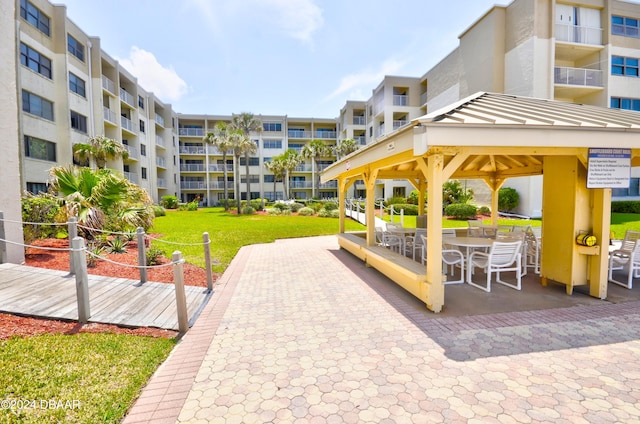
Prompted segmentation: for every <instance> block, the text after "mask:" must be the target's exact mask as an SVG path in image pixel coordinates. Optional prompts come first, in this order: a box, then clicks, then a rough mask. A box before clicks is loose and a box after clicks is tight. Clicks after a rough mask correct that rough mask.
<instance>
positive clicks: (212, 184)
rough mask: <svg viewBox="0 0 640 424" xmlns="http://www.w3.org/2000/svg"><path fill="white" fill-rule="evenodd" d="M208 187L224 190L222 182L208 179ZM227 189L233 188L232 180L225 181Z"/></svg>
mask: <svg viewBox="0 0 640 424" xmlns="http://www.w3.org/2000/svg"><path fill="white" fill-rule="evenodd" d="M209 189H211V190H224V182H222V181H211V180H209ZM227 190H233V181H228V182H227Z"/></svg>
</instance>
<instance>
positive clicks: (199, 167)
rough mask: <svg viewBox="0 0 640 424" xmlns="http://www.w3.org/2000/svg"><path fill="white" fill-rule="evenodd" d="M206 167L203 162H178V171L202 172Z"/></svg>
mask: <svg viewBox="0 0 640 424" xmlns="http://www.w3.org/2000/svg"><path fill="white" fill-rule="evenodd" d="M205 169H206V167H205V165H204V163H182V164H180V172H204V171H205Z"/></svg>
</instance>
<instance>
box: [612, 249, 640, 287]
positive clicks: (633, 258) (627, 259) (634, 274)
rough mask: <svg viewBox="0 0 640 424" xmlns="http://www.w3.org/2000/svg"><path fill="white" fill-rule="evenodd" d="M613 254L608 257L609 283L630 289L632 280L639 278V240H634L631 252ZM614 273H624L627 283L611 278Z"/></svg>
mask: <svg viewBox="0 0 640 424" xmlns="http://www.w3.org/2000/svg"><path fill="white" fill-rule="evenodd" d="M627 247H629V245H627ZM615 252H616V251H614V252H611V254H610V255H609V282H610V283H613V284H617V285H619V286H622V287H626V288H628V289H632V288H633V279H634V278H639V277H640V240H636V241H635V242H634V243H633V248H632V249H631V251H625V254H621V253H620V252H618V253H615ZM614 271H625V272H626V274H627V281H626V282H624V281H618V280H616V279H615V278H614V276H613V273H614Z"/></svg>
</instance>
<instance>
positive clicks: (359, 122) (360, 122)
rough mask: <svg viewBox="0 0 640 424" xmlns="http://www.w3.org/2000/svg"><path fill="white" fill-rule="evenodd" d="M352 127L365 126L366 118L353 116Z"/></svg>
mask: <svg viewBox="0 0 640 424" xmlns="http://www.w3.org/2000/svg"><path fill="white" fill-rule="evenodd" d="M353 125H367V118H366V117H364V116H354V117H353Z"/></svg>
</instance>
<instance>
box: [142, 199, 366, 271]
mask: <svg viewBox="0 0 640 424" xmlns="http://www.w3.org/2000/svg"><path fill="white" fill-rule="evenodd" d="M338 225H339V224H338V220H337V219H335V218H318V217H307V216H267V215H235V214H231V213H228V212H225V211H224V209H222V208H206V209H199V210H197V211H174V210H168V211H167V214H166V215H165V216H160V217H157V218H156V219H155V220H154V223H153V228H152V229H151V230H150V232H154V233H160V234H163V235H164V237H162V240H163V241H170V242H173V243H185V244H198V245H196V246H186V245H172V244H167V243H164V242H163V241H154V242H153V243H152V246H154V247H157V248H160V249H162V250H164V251H165V256H167V257H171V254H172V253H173V251H174V250H180V251H181V252H182V255H183V257H184V258H185V259H186V261H187V262H189V263H192V264H194V265H197V266H200V267H202V268H204V253H203V247H202V245H200V244H201V243H202V233H203V232H205V231H206V232H208V233H209V238H210V239H211V261H212V262H213V271H214V272H223V271H224V270H225V269H226V268H227V267H228V266H229V263H230V262H231V260H232V259H233V257H234V256H235V255H236V254H237V253H238V250H240V248H241V247H242V246H247V245H250V244H256V243H271V242H273V241H275V240H277V239H284V238H294V237H311V236H319V235H330V234H338V230H339V227H338ZM345 226H346V230H347V231H357V230H363V229H364V228H365V227H364V226H363V225H361V224H359V223H357V222H355V221H353V220H347V221H346V222H345Z"/></svg>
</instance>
